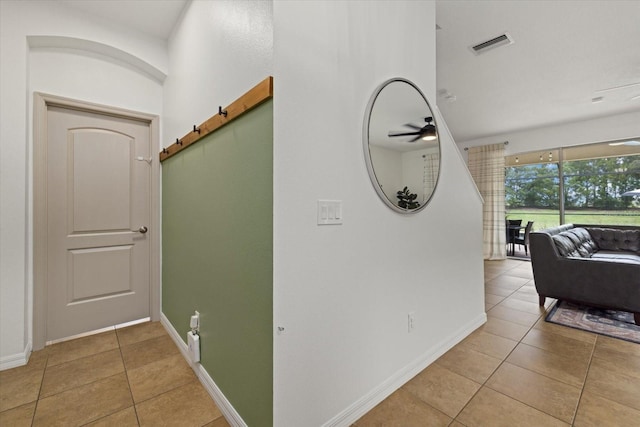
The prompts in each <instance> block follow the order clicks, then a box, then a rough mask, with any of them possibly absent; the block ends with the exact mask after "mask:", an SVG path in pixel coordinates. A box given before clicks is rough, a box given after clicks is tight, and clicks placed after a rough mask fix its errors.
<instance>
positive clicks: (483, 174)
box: [469, 144, 507, 259]
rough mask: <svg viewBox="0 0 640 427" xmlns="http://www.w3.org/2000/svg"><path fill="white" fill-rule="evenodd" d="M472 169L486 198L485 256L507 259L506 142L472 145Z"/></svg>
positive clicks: (477, 183) (472, 174)
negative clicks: (505, 202)
mask: <svg viewBox="0 0 640 427" xmlns="http://www.w3.org/2000/svg"><path fill="white" fill-rule="evenodd" d="M469 171H470V172H471V176H473V179H474V180H475V182H476V185H477V186H478V190H479V191H480V194H482V197H483V198H484V207H483V235H484V239H483V240H484V244H483V250H482V252H483V255H484V259H505V258H506V257H507V251H506V241H507V238H506V230H505V208H504V144H493V145H485V146H482V147H473V148H469Z"/></svg>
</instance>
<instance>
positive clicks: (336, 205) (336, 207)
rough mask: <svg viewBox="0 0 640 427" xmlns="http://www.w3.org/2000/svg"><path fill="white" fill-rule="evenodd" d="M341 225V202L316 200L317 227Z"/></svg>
mask: <svg viewBox="0 0 640 427" xmlns="http://www.w3.org/2000/svg"><path fill="white" fill-rule="evenodd" d="M335 224H342V200H318V225H335Z"/></svg>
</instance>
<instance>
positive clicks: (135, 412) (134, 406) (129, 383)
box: [110, 329, 140, 426]
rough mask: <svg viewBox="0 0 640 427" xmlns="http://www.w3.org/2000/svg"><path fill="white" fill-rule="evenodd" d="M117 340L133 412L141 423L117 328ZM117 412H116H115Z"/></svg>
mask: <svg viewBox="0 0 640 427" xmlns="http://www.w3.org/2000/svg"><path fill="white" fill-rule="evenodd" d="M115 333H116V341H117V342H118V351H119V353H120V360H122V367H123V368H124V376H125V377H126V378H127V388H128V389H129V396H131V403H132V406H133V413H134V414H136V422H137V423H138V426H139V425H140V418H138V408H137V407H136V401H135V399H134V398H133V391H132V390H131V381H130V380H129V371H128V370H127V365H126V364H125V363H124V355H123V354H122V345H121V344H120V335H119V334H118V331H117V329H116V331H115ZM114 413H115V412H114ZM110 415H113V414H110Z"/></svg>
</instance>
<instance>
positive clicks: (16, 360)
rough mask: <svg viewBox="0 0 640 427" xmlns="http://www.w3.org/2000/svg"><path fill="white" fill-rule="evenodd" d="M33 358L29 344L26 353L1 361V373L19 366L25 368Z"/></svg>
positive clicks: (5, 357)
mask: <svg viewBox="0 0 640 427" xmlns="http://www.w3.org/2000/svg"><path fill="white" fill-rule="evenodd" d="M30 356H31V343H27V346H26V347H25V348H24V351H23V352H21V353H16V354H12V355H9V356H4V357H3V358H1V359H0V371H4V370H5V369H11V368H17V367H18V366H24V365H26V364H27V362H29V357H30Z"/></svg>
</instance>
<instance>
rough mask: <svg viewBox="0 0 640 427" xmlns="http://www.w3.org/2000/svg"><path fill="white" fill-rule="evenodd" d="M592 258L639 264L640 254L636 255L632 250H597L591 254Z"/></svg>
mask: <svg viewBox="0 0 640 427" xmlns="http://www.w3.org/2000/svg"><path fill="white" fill-rule="evenodd" d="M592 258H593V259H597V260H601V261H617V262H626V263H629V264H640V255H636V254H635V253H634V252H623V251H598V252H596V253H594V254H593V256H592Z"/></svg>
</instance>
